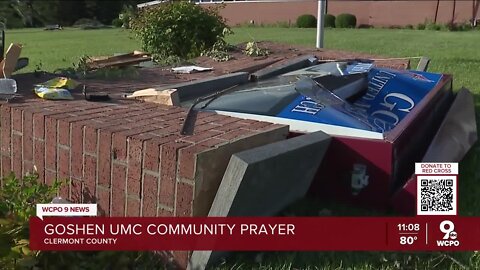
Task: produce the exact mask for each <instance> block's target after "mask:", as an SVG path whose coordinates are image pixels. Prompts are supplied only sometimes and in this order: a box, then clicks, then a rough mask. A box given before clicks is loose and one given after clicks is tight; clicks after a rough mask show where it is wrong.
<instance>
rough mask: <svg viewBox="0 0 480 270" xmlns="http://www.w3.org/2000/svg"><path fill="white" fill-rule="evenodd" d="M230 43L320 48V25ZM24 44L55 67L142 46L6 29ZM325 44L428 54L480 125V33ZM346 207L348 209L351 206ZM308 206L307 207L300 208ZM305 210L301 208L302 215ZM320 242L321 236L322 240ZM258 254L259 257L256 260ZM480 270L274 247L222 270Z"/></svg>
mask: <svg viewBox="0 0 480 270" xmlns="http://www.w3.org/2000/svg"><path fill="white" fill-rule="evenodd" d="M233 30H234V32H235V34H234V35H232V36H230V37H228V41H229V42H230V43H239V42H244V41H250V40H252V39H254V40H256V41H261V40H271V41H278V42H284V43H290V44H299V45H304V46H314V45H315V29H296V28H269V27H265V28H234V29H233ZM8 42H19V43H22V44H24V46H25V47H24V51H23V53H22V55H23V56H26V57H29V58H30V60H31V64H30V66H29V67H28V69H26V71H32V70H35V69H36V68H41V69H43V70H48V71H53V70H55V69H57V68H65V67H71V66H72V63H74V62H76V61H77V60H78V58H79V57H80V56H82V55H92V56H93V55H110V54H113V53H117V52H128V51H132V50H134V49H140V47H141V46H140V43H139V42H138V41H136V40H135V39H133V38H132V35H131V34H129V32H127V31H125V30H120V29H107V30H87V31H85V30H76V29H67V30H64V31H51V32H50V31H48V32H46V31H43V30H36V29H33V30H32V29H25V30H14V31H8V32H7V43H8ZM325 45H326V46H325V47H326V48H331V49H339V50H348V51H358V52H367V53H371V54H376V55H382V56H387V57H407V56H428V57H430V58H431V59H432V63H431V65H430V69H429V70H430V71H433V72H442V73H450V74H453V75H454V82H455V88H457V89H458V88H459V87H461V86H465V87H468V88H469V89H470V90H472V91H473V92H474V93H475V94H476V111H477V122H478V120H479V119H480V115H479V113H478V112H479V111H480V98H479V97H480V76H479V74H478V73H479V72H480V50H479V48H480V31H470V32H435V31H415V30H389V29H345V30H343V29H328V30H326V34H325ZM479 153H480V147H479V144H477V145H476V146H475V148H474V150H473V151H470V153H469V154H468V156H467V157H466V158H465V160H464V161H463V162H462V163H461V165H460V168H461V173H460V179H461V181H460V190H459V197H460V199H459V210H460V214H461V215H470V216H480V199H478V198H479V197H480V196H479V195H480V182H479V180H480V169H479V167H480V166H479V165H480V160H479ZM303 203H304V204H305V203H307V204H308V207H306V206H305V205H303V206H300V208H301V209H305V207H306V208H308V212H309V213H310V214H312V213H313V214H315V213H318V211H319V210H321V209H324V208H328V209H334V211H333V214H335V215H346V214H352V213H353V214H356V215H361V214H364V213H366V214H370V213H369V212H368V211H365V210H351V207H350V206H348V207H346V206H336V205H334V204H332V205H324V204H321V203H320V202H316V201H307V202H303ZM346 209H348V210H346ZM302 211H303V210H302ZM302 213H303V212H302ZM319 241H321V238H320V237H319ZM255 257H256V260H254V259H253V258H255ZM252 267H255V268H257V269H432V268H436V269H464V267H467V268H471V269H478V268H479V267H480V257H479V255H478V253H477V252H463V253H448V254H447V253H412V252H410V253H387V252H384V253H378V252H309V253H306V252H288V253H282V252H272V253H266V254H264V255H263V256H259V255H258V254H257V253H241V254H239V255H237V257H235V258H233V259H229V260H228V262H227V264H226V265H224V266H220V268H222V269H251V268H252Z"/></svg>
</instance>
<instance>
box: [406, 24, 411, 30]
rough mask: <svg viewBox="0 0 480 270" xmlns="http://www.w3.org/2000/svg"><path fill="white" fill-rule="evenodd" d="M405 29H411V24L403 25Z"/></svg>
mask: <svg viewBox="0 0 480 270" xmlns="http://www.w3.org/2000/svg"><path fill="white" fill-rule="evenodd" d="M405 29H410V30H411V29H413V25H411V24H407V25H405Z"/></svg>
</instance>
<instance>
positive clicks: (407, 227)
mask: <svg viewBox="0 0 480 270" xmlns="http://www.w3.org/2000/svg"><path fill="white" fill-rule="evenodd" d="M397 227H398V230H399V231H419V230H420V224H418V223H409V224H405V223H401V224H398V225H397Z"/></svg>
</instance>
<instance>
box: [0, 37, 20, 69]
mask: <svg viewBox="0 0 480 270" xmlns="http://www.w3.org/2000/svg"><path fill="white" fill-rule="evenodd" d="M21 52H22V46H21V45H20V44H13V43H12V44H10V46H9V47H8V49H7V52H6V53H5V59H3V60H2V62H0V78H4V77H5V78H9V77H10V76H11V75H12V73H13V72H14V71H15V67H16V66H17V61H18V58H19V57H20V53H21Z"/></svg>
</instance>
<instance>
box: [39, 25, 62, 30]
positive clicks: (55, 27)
mask: <svg viewBox="0 0 480 270" xmlns="http://www.w3.org/2000/svg"><path fill="white" fill-rule="evenodd" d="M43 30H46V31H53V30H63V27H62V26H61V25H59V24H51V25H46V26H45V28H44V29H43Z"/></svg>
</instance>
